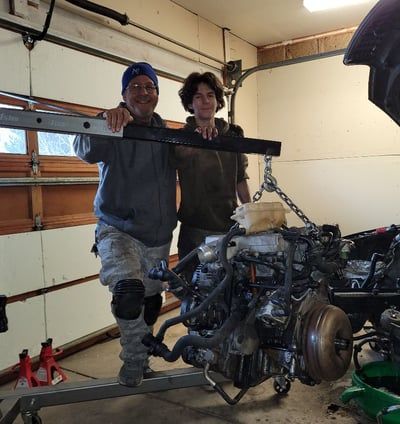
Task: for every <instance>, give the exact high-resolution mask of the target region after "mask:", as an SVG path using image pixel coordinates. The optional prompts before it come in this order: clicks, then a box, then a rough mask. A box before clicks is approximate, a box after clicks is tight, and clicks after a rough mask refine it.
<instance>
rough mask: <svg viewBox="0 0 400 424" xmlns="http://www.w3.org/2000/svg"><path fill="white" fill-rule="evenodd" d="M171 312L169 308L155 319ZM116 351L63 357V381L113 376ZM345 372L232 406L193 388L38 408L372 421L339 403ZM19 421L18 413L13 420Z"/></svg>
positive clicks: (50, 419)
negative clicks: (335, 377) (315, 383)
mask: <svg viewBox="0 0 400 424" xmlns="http://www.w3.org/2000/svg"><path fill="white" fill-rule="evenodd" d="M177 313H178V311H171V312H170V313H169V314H167V315H163V316H162V317H160V320H159V321H161V322H162V321H163V320H164V319H166V318H167V317H169V316H174V315H176V314H177ZM158 324H159V323H158ZM156 329H157V326H156ZM184 334H185V328H184V327H183V326H176V327H173V328H172V329H170V330H169V331H168V333H167V335H168V337H167V339H166V343H167V344H168V345H169V347H171V346H172V345H173V342H174V340H176V339H177V338H178V337H180V336H181V335H184ZM119 351H120V347H119V339H114V340H110V341H106V342H103V343H101V344H98V345H95V346H93V347H91V348H88V349H86V350H84V351H82V352H79V353H77V354H75V355H73V356H70V357H68V358H65V359H63V360H61V361H60V365H61V366H62V368H63V369H64V371H65V372H66V374H67V376H68V379H69V382H76V381H82V380H87V379H88V378H89V379H98V378H109V377H114V376H116V375H117V373H118V370H119V368H120V365H121V363H120V360H119V359H118V354H119ZM366 355H368V354H366ZM364 360H365V358H364ZM151 366H152V368H153V369H154V370H155V371H161V370H165V369H171V368H187V367H188V365H187V364H184V363H183V362H182V361H177V362H175V363H173V364H170V363H166V362H165V361H163V360H161V359H160V358H152V360H151ZM351 372H352V370H349V372H348V373H347V374H346V376H345V377H343V378H342V379H341V380H339V381H336V382H333V383H322V384H320V385H319V386H315V387H309V386H305V385H302V384H301V383H299V382H297V381H296V382H295V383H293V384H292V388H291V390H290V392H289V394H288V395H284V396H282V395H277V394H276V393H275V391H274V389H273V387H272V380H267V381H265V382H264V383H263V384H261V385H259V386H257V387H254V388H252V389H250V390H249V391H248V393H247V394H246V395H245V396H244V398H243V399H242V400H241V401H240V402H239V404H237V405H236V406H230V405H228V404H227V403H225V401H224V400H223V399H222V398H221V397H220V396H219V395H218V394H217V393H215V392H214V391H208V390H205V388H204V387H193V388H187V389H179V390H170V391H167V392H157V393H151V394H141V395H134V396H129V397H121V398H114V399H107V400H99V401H91V402H82V403H77V404H71V405H63V406H55V407H49V408H44V409H42V410H40V412H39V415H40V417H41V418H42V420H43V423H44V424H75V423H77V424H78V423H79V424H83V423H84V424H95V423H96V424H99V423H101V424H128V423H129V424H133V423H134V424H142V423H143V424H153V423H163V424H180V423H197V424H214V423H215V424H218V423H235V424H239V423H240V424H245V423H246V424H247V423H260V424H264V423H270V424H272V423H274V424H280V423H282V424H283V423H285V424H289V423H292V424H302V423H304V424H306V423H310V424H317V423H318V424H324V423H331V424H332V423H335V422H336V423H340V424H367V423H372V422H373V421H371V420H369V419H368V418H367V417H366V416H365V415H364V414H363V413H362V411H360V410H358V409H357V407H356V406H354V405H350V406H349V405H343V404H342V403H341V402H340V400H339V396H340V394H341V393H342V391H343V390H344V389H345V388H346V387H347V386H349V385H350V375H351ZM61 384H63V383H61ZM10 387H12V385H11V384H9V385H7V386H3V387H0V392H2V391H4V390H9V389H10ZM224 388H225V389H226V391H227V392H228V393H230V394H231V395H233V396H234V395H235V394H236V393H237V389H236V388H234V387H230V385H226V384H225V383H224ZM0 397H1V395H0ZM22 422H23V421H22V419H21V418H20V417H19V418H17V420H16V421H15V423H18V424H21V423H22Z"/></svg>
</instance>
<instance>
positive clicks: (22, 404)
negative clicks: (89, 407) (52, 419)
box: [0, 368, 227, 424]
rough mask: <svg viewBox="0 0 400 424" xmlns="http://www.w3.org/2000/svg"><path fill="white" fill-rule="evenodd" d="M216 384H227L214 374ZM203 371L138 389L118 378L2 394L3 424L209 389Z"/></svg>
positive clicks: (147, 382)
mask: <svg viewBox="0 0 400 424" xmlns="http://www.w3.org/2000/svg"><path fill="white" fill-rule="evenodd" d="M211 375H212V378H213V380H214V381H216V382H218V383H222V382H224V381H227V380H226V378H225V377H223V376H222V375H220V374H216V373H211ZM208 384H209V383H208V381H207V379H206V378H205V376H204V374H203V371H202V370H198V369H196V368H184V369H178V370H169V371H159V372H154V373H152V374H150V375H149V378H145V379H144V380H143V383H142V384H141V385H140V386H138V387H126V386H121V385H120V384H119V383H118V382H117V381H116V379H115V378H111V379H101V380H90V381H81V382H78V383H61V384H60V385H57V386H49V387H34V388H31V389H18V391H17V392H12V393H3V394H1V393H0V424H11V423H13V422H14V420H15V419H16V418H17V416H18V414H19V413H22V414H27V413H37V411H39V409H41V408H45V407H48V406H56V405H65V404H70V403H78V402H86V401H90V400H99V399H111V398H115V397H122V396H131V395H138V394H142V393H152V392H161V391H166V390H173V389H183V388H186V387H195V386H204V385H208Z"/></svg>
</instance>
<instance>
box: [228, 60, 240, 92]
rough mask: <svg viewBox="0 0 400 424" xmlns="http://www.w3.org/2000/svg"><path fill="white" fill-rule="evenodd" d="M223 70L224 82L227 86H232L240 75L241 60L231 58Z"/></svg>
mask: <svg viewBox="0 0 400 424" xmlns="http://www.w3.org/2000/svg"><path fill="white" fill-rule="evenodd" d="M224 71H225V84H226V86H227V87H228V88H233V87H235V85H236V81H237V80H238V79H239V78H240V77H241V75H242V61H241V60H231V61H229V62H228V64H227V65H226V66H225V68H224Z"/></svg>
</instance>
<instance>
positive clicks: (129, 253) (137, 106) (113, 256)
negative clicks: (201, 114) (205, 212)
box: [74, 62, 176, 386]
mask: <svg viewBox="0 0 400 424" xmlns="http://www.w3.org/2000/svg"><path fill="white" fill-rule="evenodd" d="M158 93H159V87H158V79H157V75H156V73H155V71H154V69H153V68H152V66H151V65H149V64H148V63H145V62H140V63H135V64H132V65H130V66H129V67H128V68H127V69H126V71H125V72H124V74H123V76H122V97H123V100H124V102H125V108H118V109H111V110H109V111H107V112H104V116H105V117H106V118H107V123H108V125H109V127H110V128H111V129H112V130H117V131H118V130H119V129H120V128H121V127H122V126H125V125H129V126H132V127H134V126H136V125H146V126H150V127H163V126H165V124H164V122H163V120H162V119H161V117H160V116H159V115H158V114H156V113H155V112H154V109H155V107H156V105H157V102H158ZM74 149H75V152H76V154H77V156H79V157H80V158H81V159H83V160H84V161H86V162H88V163H97V164H98V167H99V176H100V182H99V187H98V190H97V194H96V197H95V200H94V211H95V214H96V216H97V217H98V224H97V227H96V247H97V251H98V253H99V255H100V258H101V265H102V267H101V270H100V281H101V283H102V284H103V285H105V286H108V288H109V290H110V291H111V293H112V295H113V296H112V303H111V309H112V312H113V314H114V316H115V318H116V321H117V323H118V326H119V329H120V332H121V346H122V351H121V354H120V358H121V359H122V361H123V365H122V367H121V370H120V372H119V375H118V380H119V382H120V384H123V385H126V386H137V385H139V384H140V383H141V381H142V378H143V370H144V368H145V367H146V364H147V359H148V355H147V349H146V347H145V346H144V345H143V344H142V343H141V340H142V337H143V336H144V334H146V333H148V332H149V327H152V325H153V324H154V323H155V321H156V320H157V317H158V314H159V311H160V308H161V303H162V298H161V294H160V292H161V289H162V284H161V282H160V281H154V280H150V279H148V277H147V274H148V270H149V269H150V268H151V267H153V266H154V265H156V264H157V263H158V262H159V261H160V260H161V259H168V256H169V248H170V243H171V239H172V231H173V229H174V228H175V226H176V203H175V191H176V186H175V178H176V177H175V170H174V168H172V167H171V166H170V164H169V160H168V159H169V149H170V146H169V145H166V144H162V143H152V142H148V141H140V140H131V139H129V140H124V139H122V140H116V139H114V138H110V139H107V138H101V137H92V136H88V135H78V136H77V137H76V138H75V140H74Z"/></svg>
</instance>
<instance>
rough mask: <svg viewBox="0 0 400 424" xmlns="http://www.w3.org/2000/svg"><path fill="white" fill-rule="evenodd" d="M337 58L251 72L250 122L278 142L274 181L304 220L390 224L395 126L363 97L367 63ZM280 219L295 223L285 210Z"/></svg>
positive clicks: (398, 149) (397, 164)
mask: <svg viewBox="0 0 400 424" xmlns="http://www.w3.org/2000/svg"><path fill="white" fill-rule="evenodd" d="M342 59H343V58H342V56H334V57H330V58H324V59H319V60H316V61H310V62H305V63H299V64H294V65H289V66H284V67H280V68H273V69H270V70H267V71H261V72H259V73H258V75H257V78H258V86H259V99H258V128H259V136H260V137H261V138H270V139H274V140H279V141H282V143H283V145H282V155H281V157H280V158H276V159H274V160H273V165H272V171H273V175H274V176H275V177H277V179H278V184H279V186H280V187H281V188H282V189H283V190H284V191H285V192H286V194H288V195H289V197H291V198H292V199H293V200H294V202H295V203H296V204H297V205H298V206H299V207H300V209H302V210H303V212H305V213H306V215H308V217H309V218H310V219H311V220H312V221H314V222H316V223H317V224H323V223H338V224H339V225H340V227H341V229H342V233H344V234H348V233H352V232H357V231H361V230H364V229H369V228H375V227H378V226H386V225H390V224H392V223H398V221H399V214H400V206H399V204H398V202H396V201H394V200H393V199H396V198H398V196H399V195H400V187H399V184H398V170H399V169H400V158H399V154H400V131H399V128H398V126H397V125H396V124H395V123H394V122H392V120H391V119H390V118H389V117H388V116H387V115H386V114H384V112H382V111H381V110H380V109H378V108H377V107H376V106H375V105H373V104H372V103H371V102H369V101H368V98H367V96H368V71H369V69H368V68H367V67H361V66H354V67H346V66H344V65H343V64H342ZM263 200H276V194H268V195H267V194H265V195H264V196H263ZM288 221H289V223H290V224H293V225H294V224H296V225H300V224H301V222H300V221H299V220H298V219H296V218H295V216H294V214H293V212H292V213H291V214H289V215H288Z"/></svg>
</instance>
